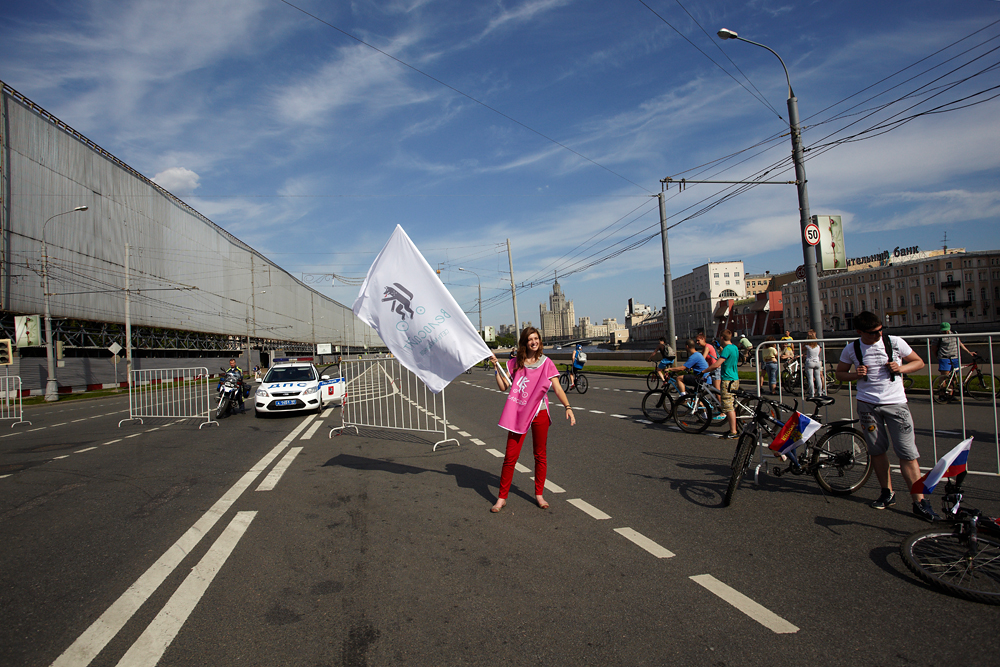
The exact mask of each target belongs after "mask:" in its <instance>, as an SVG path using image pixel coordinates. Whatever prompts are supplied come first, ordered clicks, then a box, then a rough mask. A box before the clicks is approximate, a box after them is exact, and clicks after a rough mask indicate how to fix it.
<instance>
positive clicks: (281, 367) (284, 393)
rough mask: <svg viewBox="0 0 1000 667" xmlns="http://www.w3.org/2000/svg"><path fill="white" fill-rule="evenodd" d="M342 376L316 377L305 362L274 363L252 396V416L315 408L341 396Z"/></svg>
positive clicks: (338, 399)
mask: <svg viewBox="0 0 1000 667" xmlns="http://www.w3.org/2000/svg"><path fill="white" fill-rule="evenodd" d="M345 386H346V384H345V382H344V378H342V377H336V378H333V377H330V376H328V375H323V376H320V374H319V371H318V370H316V367H315V366H314V365H312V364H311V363H308V362H301V361H299V362H287V363H277V364H274V365H273V366H271V368H270V369H268V371H267V375H265V376H264V379H263V380H261V383H260V386H259V387H257V393H256V395H255V396H254V415H255V416H260V415H261V414H267V413H272V412H290V411H295V410H315V411H317V412H318V411H319V410H322V409H323V408H325V407H327V406H328V405H331V404H333V403H335V402H341V401H343V399H344V388H345Z"/></svg>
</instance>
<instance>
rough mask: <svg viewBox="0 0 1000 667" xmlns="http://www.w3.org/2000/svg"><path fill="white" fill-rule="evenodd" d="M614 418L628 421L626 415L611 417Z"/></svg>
mask: <svg viewBox="0 0 1000 667" xmlns="http://www.w3.org/2000/svg"><path fill="white" fill-rule="evenodd" d="M611 416H612V417H617V418H618V419H628V416H626V415H611Z"/></svg>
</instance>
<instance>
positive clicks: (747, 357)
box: [736, 347, 757, 366]
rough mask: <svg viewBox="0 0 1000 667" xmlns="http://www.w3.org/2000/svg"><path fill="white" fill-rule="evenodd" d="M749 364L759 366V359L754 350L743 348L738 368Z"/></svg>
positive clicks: (738, 360)
mask: <svg viewBox="0 0 1000 667" xmlns="http://www.w3.org/2000/svg"><path fill="white" fill-rule="evenodd" d="M747 363H749V364H750V365H751V366H756V365H757V357H756V356H755V355H754V353H753V348H752V347H750V348H747V347H741V348H740V358H739V359H737V361H736V364H737V366H746V365H747Z"/></svg>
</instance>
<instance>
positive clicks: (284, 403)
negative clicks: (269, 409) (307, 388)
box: [274, 400, 298, 406]
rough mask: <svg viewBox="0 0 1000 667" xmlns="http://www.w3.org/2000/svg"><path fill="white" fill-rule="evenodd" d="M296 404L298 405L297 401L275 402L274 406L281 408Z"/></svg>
mask: <svg viewBox="0 0 1000 667" xmlns="http://www.w3.org/2000/svg"><path fill="white" fill-rule="evenodd" d="M296 403H298V401H295V400H292V401H275V402H274V404H275V405H278V406H281V405H295V404H296Z"/></svg>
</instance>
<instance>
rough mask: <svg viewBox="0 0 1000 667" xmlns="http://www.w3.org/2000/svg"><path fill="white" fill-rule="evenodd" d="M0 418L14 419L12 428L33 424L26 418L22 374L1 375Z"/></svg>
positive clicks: (5, 419) (3, 419)
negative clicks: (22, 392) (22, 398)
mask: <svg viewBox="0 0 1000 667" xmlns="http://www.w3.org/2000/svg"><path fill="white" fill-rule="evenodd" d="M0 420H2V421H7V420H12V423H11V425H10V427H11V428H14V427H15V426H17V425H18V424H28V425H29V426H30V425H31V422H30V421H28V420H26V419H24V405H23V404H22V403H21V378H20V376H17V375H5V376H3V377H0Z"/></svg>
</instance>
